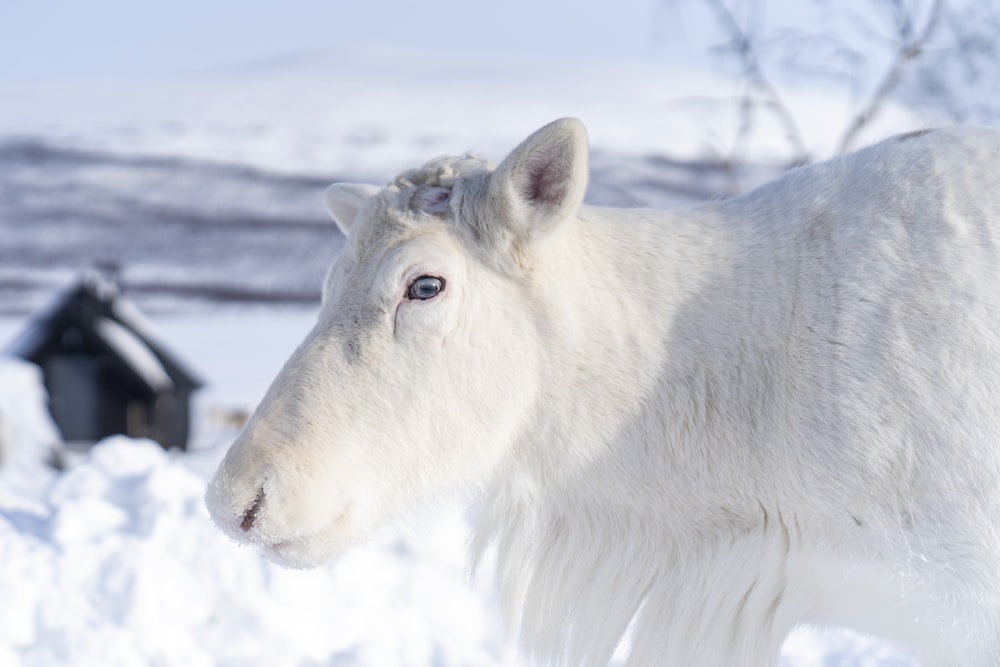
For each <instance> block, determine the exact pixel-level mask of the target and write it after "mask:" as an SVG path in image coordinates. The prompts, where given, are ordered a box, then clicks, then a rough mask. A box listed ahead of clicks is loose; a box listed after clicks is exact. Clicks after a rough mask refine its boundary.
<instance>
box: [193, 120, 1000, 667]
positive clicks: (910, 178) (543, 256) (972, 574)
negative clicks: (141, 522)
mask: <svg viewBox="0 0 1000 667" xmlns="http://www.w3.org/2000/svg"><path fill="white" fill-rule="evenodd" d="M585 185H586V138H585V133H584V130H583V127H582V125H580V123H579V122H577V121H574V120H562V121H557V122H555V123H553V124H550V125H548V126H546V127H544V128H542V129H541V130H539V131H538V132H536V133H535V134H534V135H532V136H531V137H529V138H528V139H527V140H526V141H525V142H524V143H523V144H522V145H521V146H519V147H518V148H517V149H515V150H514V152H513V153H512V154H511V155H510V156H509V157H508V158H507V159H506V160H504V162H503V163H501V164H500V166H499V167H497V168H496V169H495V170H493V168H492V167H491V166H490V165H488V164H487V163H484V162H482V161H478V160H476V159H474V158H471V157H468V156H466V157H464V158H451V159H442V160H438V161H435V162H432V163H429V164H428V165H427V166H426V167H425V168H424V169H421V170H414V171H412V172H408V173H406V174H404V175H403V176H401V177H400V178H399V179H398V180H397V181H396V182H395V183H393V184H392V185H390V186H389V187H387V188H385V189H383V190H382V191H381V192H379V193H378V194H377V195H375V196H373V197H370V198H368V194H370V191H367V190H358V189H357V188H353V187H348V186H334V187H333V188H332V189H331V190H330V191H329V192H328V194H327V199H328V202H329V205H330V209H331V212H332V214H333V215H334V217H335V218H337V219H338V222H339V224H341V226H342V227H343V228H344V229H345V230H349V231H350V237H349V240H348V244H347V246H346V247H345V250H344V252H343V254H342V256H340V257H339V258H338V259H337V260H336V262H335V263H334V265H333V267H332V269H331V271H330V275H329V278H328V279H327V282H326V285H325V294H324V303H323V308H322V310H321V313H320V316H319V321H318V323H317V325H316V328H315V329H314V330H313V332H312V333H311V334H310V335H309V336H308V337H307V339H306V340H305V342H304V343H303V344H302V346H301V347H300V348H299V349H298V351H296V352H295V354H294V355H293V356H292V358H291V359H290V360H289V362H288V364H287V365H286V367H285V369H284V370H283V371H282V372H281V374H280V375H279V377H278V378H277V379H276V380H275V383H274V385H273V386H272V388H271V390H270V391H269V393H268V395H267V397H266V398H265V400H264V401H263V403H262V404H261V406H260V408H259V409H258V411H257V413H256V414H255V416H254V417H253V419H252V420H251V422H250V423H249V425H248V426H247V429H246V431H245V432H244V434H243V435H242V436H241V437H240V439H239V442H237V443H236V444H235V445H234V446H233V448H232V449H231V450H230V452H229V453H228V455H227V457H226V459H225V461H224V462H223V463H222V465H221V467H220V470H219V472H218V473H217V476H216V478H215V479H214V480H213V482H212V483H211V485H210V487H209V489H208V495H207V500H208V505H209V508H210V510H211V512H212V515H213V517H214V518H215V520H216V521H217V522H218V523H219V525H220V526H221V527H222V529H223V530H225V531H227V532H228V533H229V534H231V535H233V536H234V537H236V538H237V539H239V540H242V541H248V542H251V543H255V544H258V545H260V546H261V547H262V548H263V549H264V550H265V552H267V553H269V554H270V555H271V556H272V557H274V558H276V559H278V560H280V561H282V562H285V563H288V564H291V565H296V566H309V565H313V564H316V563H319V562H321V561H323V560H325V559H327V558H329V557H330V556H332V555H334V554H336V553H337V552H338V551H340V550H341V549H342V548H343V547H344V546H345V545H348V544H350V543H353V542H355V541H357V540H359V539H363V538H364V537H365V536H366V535H367V534H369V533H370V531H371V530H372V528H373V527H374V526H376V525H378V524H380V523H382V522H383V521H385V520H387V519H388V518H390V517H393V516H397V515H399V514H400V513H402V512H404V511H405V510H406V509H407V508H408V507H409V506H410V505H412V504H413V503H414V502H417V501H420V500H421V499H423V498H427V497H431V496H435V495H439V494H441V493H444V492H447V491H449V490H453V489H456V488H462V487H465V488H468V487H473V488H479V489H481V490H482V493H483V498H484V510H483V516H482V520H481V524H480V525H479V527H478V533H477V537H476V540H475V544H474V553H482V552H483V551H484V550H486V549H487V548H490V546H491V545H495V546H496V550H497V562H498V565H497V570H498V572H497V574H498V582H499V586H500V589H501V592H502V596H503V600H504V603H505V606H506V609H507V610H508V613H509V615H510V618H511V621H512V623H514V624H516V625H517V626H518V627H520V632H521V638H522V642H523V645H524V647H525V649H526V650H527V651H528V652H529V653H532V654H534V655H535V656H537V657H538V658H540V659H542V660H544V661H548V662H551V663H555V664H567V665H578V664H603V663H605V662H607V660H608V659H609V657H610V655H611V654H612V652H613V651H614V650H615V647H616V645H617V644H618V643H619V641H620V639H621V637H622V636H623V634H624V633H625V631H626V628H628V627H629V626H630V625H631V626H632V630H631V633H632V649H631V655H630V664H633V665H642V666H646V665H666V666H680V667H723V666H726V667H730V666H737V665H739V666H742V665H747V666H752V667H762V666H764V665H774V664H776V661H777V654H778V651H779V648H780V646H781V643H782V640H783V639H784V637H785V636H786V634H787V633H788V632H789V631H790V630H791V629H792V628H793V627H794V626H796V625H798V624H802V623H819V624H827V623H829V624H837V625H843V626H847V627H852V628H855V629H857V630H861V631H866V632H872V633H875V634H879V635H883V636H885V637H887V638H890V639H894V640H896V641H899V642H902V643H905V644H908V645H910V646H912V647H914V648H915V649H916V650H917V651H919V652H920V653H921V655H922V656H923V659H924V664H925V665H928V666H936V667H943V666H945V665H954V666H957V665H961V666H963V667H987V666H989V665H997V664H1000V438H998V435H1000V409H998V406H997V399H998V388H1000V247H998V243H1000V226H998V224H1000V222H998V220H1000V134H998V133H997V132H994V131H991V130H986V129H975V128H965V129H950V130H937V131H933V132H929V133H926V134H921V135H910V136H905V137H897V138H894V139H890V140H888V141H886V142H883V143H881V144H879V145H877V146H875V147H872V148H869V149H867V150H864V151H861V152H859V153H857V154H854V155H851V156H848V157H845V158H842V159H838V160H835V161H833V162H829V163H826V164H822V165H818V166H815V167H811V168H807V169H801V170H797V171H794V172H792V173H790V174H788V175H787V176H785V177H784V178H782V179H781V180H779V181H777V182H776V183H773V184H771V185H768V186H766V187H764V188H761V189H760V190H758V191H756V192H753V193H751V194H749V195H746V196H744V197H740V198H738V199H733V200H728V201H723V202H716V203H711V204H707V205H705V206H702V207H700V208H698V209H695V210H693V211H690V212H687V213H682V214H677V213H667V212H662V211H651V210H614V209H602V208H593V207H586V206H581V200H582V197H583V192H584V189H585ZM359 193H361V195H363V197H360V196H359ZM420 276H433V277H440V278H443V279H444V280H445V289H444V290H443V291H442V292H441V293H440V294H439V295H438V296H437V297H436V298H434V299H431V300H427V301H418V300H409V299H407V298H406V294H407V289H408V286H409V284H410V283H411V282H412V281H413V280H414V279H416V278H418V277H420ZM241 524H242V527H241Z"/></svg>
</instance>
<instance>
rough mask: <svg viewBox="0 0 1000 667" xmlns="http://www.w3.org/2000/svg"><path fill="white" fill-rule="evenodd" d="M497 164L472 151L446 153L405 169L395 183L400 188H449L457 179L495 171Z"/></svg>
mask: <svg viewBox="0 0 1000 667" xmlns="http://www.w3.org/2000/svg"><path fill="white" fill-rule="evenodd" d="M494 168H495V165H494V164H493V163H492V162H490V161H488V160H484V159H482V158H480V157H476V156H475V155H473V154H471V153H466V154H465V155H445V156H442V157H439V158H435V159H433V160H431V161H429V162H428V163H427V164H425V165H424V166H422V167H420V168H419V169H410V170H409V171H404V172H403V173H402V174H400V175H399V176H397V177H396V180H395V181H394V182H393V185H394V186H395V187H397V188H399V189H400V190H409V189H411V188H421V187H428V188H449V187H451V186H453V185H454V184H455V183H456V182H457V181H459V180H461V179H462V178H465V177H467V176H470V175H473V174H485V173H489V172H491V171H493V169H494Z"/></svg>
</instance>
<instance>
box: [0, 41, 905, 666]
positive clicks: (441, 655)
mask: <svg viewBox="0 0 1000 667" xmlns="http://www.w3.org/2000/svg"><path fill="white" fill-rule="evenodd" d="M404 65H405V66H404ZM726 92H727V88H726V84H725V83H724V82H720V81H717V80H713V79H711V78H706V77H704V76H700V75H699V76H695V75H693V74H690V73H686V72H677V71H672V70H668V69H663V68H655V67H652V66H648V65H642V66H634V65H627V66H626V65H620V64H600V65H598V64H594V63H579V62H575V63H543V64H539V63H533V62H529V61H524V62H511V61H509V60H505V61H503V62H502V63H501V62H499V61H493V62H491V61H488V60H479V61H462V62H458V61H455V60H454V59H443V58H435V57H433V56H430V55H427V54H400V53H388V54H387V53H371V54H357V53H355V54H352V55H351V57H350V58H348V57H347V56H346V55H345V54H331V55H325V56H315V57H310V58H305V59H301V60H295V61H289V62H281V63H273V64H271V65H269V66H267V67H255V68H248V69H246V70H239V71H229V72H220V73H215V74H212V75H205V76H203V77H200V78H193V79H184V80H170V81H157V82H150V81H143V82H133V83H121V82H118V83H112V82H103V83H94V82H90V83H74V84H68V85H65V86H54V85H47V86H41V85H28V84H24V85H18V86H6V87H4V88H3V89H2V90H0V99H3V104H0V214H2V215H0V233H2V234H3V235H2V236H0V259H2V260H3V261H2V262H0V295H2V299H3V303H2V304H0V312H3V313H6V315H5V316H4V317H3V318H2V319H0V346H2V345H4V344H6V343H7V342H8V341H10V340H11V339H12V338H13V337H14V335H15V334H16V333H17V332H18V330H19V329H20V328H21V327H23V326H24V324H25V321H24V319H23V317H22V314H23V313H24V312H25V311H26V310H30V309H34V308H37V307H39V306H40V305H41V304H42V303H43V302H44V301H45V299H46V298H47V295H48V293H49V290H51V289H53V288H54V287H56V286H59V285H61V284H62V283H63V282H65V281H66V280H68V279H69V278H70V277H72V276H73V275H74V274H75V273H76V272H77V271H79V270H81V269H83V268H85V267H86V266H87V264H88V263H90V262H92V261H94V260H95V259H100V258H104V259H107V258H108V257H102V256H101V253H108V254H110V255H111V257H110V258H112V259H119V260H123V261H124V262H125V267H124V274H123V275H124V277H125V284H126V288H128V287H129V285H133V286H134V287H135V290H134V292H133V297H134V298H135V300H136V301H137V302H138V303H139V305H140V307H143V308H144V309H145V310H147V312H148V313H149V314H150V315H151V319H152V320H153V322H154V324H155V325H156V327H157V329H158V332H159V334H160V336H161V338H162V339H164V340H165V341H167V342H168V343H169V344H170V346H171V347H172V348H174V349H175V350H176V351H177V352H178V353H179V354H180V355H181V356H182V357H184V358H185V359H187V360H188V361H189V362H190V364H191V366H192V367H194V368H195V369H197V370H198V372H199V373H200V374H202V375H203V376H205V377H206V378H207V379H208V381H209V386H208V387H207V388H206V389H205V390H203V391H202V392H201V393H200V395H199V397H198V404H197V421H196V424H195V443H194V449H193V451H192V452H191V453H188V454H183V455H180V454H173V453H170V454H168V453H166V452H164V451H162V450H161V449H159V448H158V447H156V446H154V445H152V444H150V443H148V442H138V441H131V440H127V439H124V438H114V439H111V440H108V441H106V442H104V443H101V444H100V445H98V446H97V447H95V448H94V449H93V450H92V451H91V453H90V454H89V455H88V456H86V457H85V458H84V459H83V460H82V461H81V462H80V463H78V464H77V465H75V466H73V467H72V468H71V469H70V470H69V471H68V472H65V473H63V474H61V475H56V474H55V473H53V472H51V471H50V470H48V469H46V468H45V467H44V466H43V465H42V464H41V458H42V456H43V453H42V452H43V451H44V449H45V448H46V447H47V446H48V445H49V444H51V441H52V440H53V439H54V437H55V436H54V431H53V428H52V426H51V424H50V423H49V422H48V421H47V417H46V413H45V411H44V405H43V400H44V397H43V396H41V395H40V392H39V388H38V378H37V373H36V372H35V371H34V369H33V368H32V367H29V366H26V365H24V364H21V363H18V362H14V361H11V360H3V361H0V446H4V447H5V450H0V451H2V452H3V453H0V456H4V458H3V459H2V463H0V466H2V467H0V667H6V666H7V665H11V666H13V665H38V666H50V665H51V666H62V665H67V666H69V665H73V666H77V665H205V666H209V665H233V666H235V665H240V666H244V665H260V666H274V665H289V666H291V665H336V666H343V667H348V666H354V665H358V666H379V665H385V666H398V665H413V666H421V667H429V666H435V667H451V666H459V665H476V666H478V665H485V666H489V665H518V664H521V663H520V662H519V660H518V658H517V656H516V653H515V652H514V651H513V650H512V648H511V646H510V644H509V643H508V642H507V640H506V639H505V637H504V633H503V628H502V627H501V625H500V622H499V618H498V614H497V613H496V605H495V602H494V600H493V598H492V595H491V592H490V590H491V589H490V582H489V581H488V580H477V581H472V582H470V581H468V580H467V576H466V574H465V564H464V543H465V539H466V534H467V527H468V523H469V521H471V520H473V519H474V509H473V510H470V509H466V508H465V507H464V503H462V502H460V500H461V499H459V501H458V502H451V501H448V502H444V503H443V504H442V505H441V506H438V507H432V508H427V509H424V510H419V511H415V513H414V515H413V516H412V517H410V518H409V519H407V520H406V521H404V522H402V523H400V525H397V526H393V527H390V528H388V529H386V530H385V531H384V533H383V534H381V535H380V536H378V537H377V538H376V539H375V540H373V542H372V544H370V545H368V546H366V547H362V548H359V549H357V550H355V551H353V552H351V553H350V554H348V555H346V556H345V557H344V558H342V559H341V560H339V561H337V562H335V563H331V564H329V565H327V566H325V567H322V568H320V569H318V570H314V571H306V572H298V571H289V570H283V569H281V568H279V567H276V566H274V565H272V564H269V563H267V562H266V561H264V560H262V559H261V558H260V556H259V555H258V554H257V553H255V552H254V551H252V550H249V549H246V548H240V547H237V546H236V545H234V544H232V543H231V542H229V541H228V539H227V538H225V537H224V536H222V535H221V533H219V532H218V531H217V530H215V529H214V528H213V527H212V525H211V524H210V522H209V520H208V517H207V513H206V511H205V509H204V507H203V503H202V493H203V490H204V485H205V481H206V479H207V476H208V475H209V474H210V473H211V471H212V469H213V467H214V465H215V463H216V462H217V461H218V460H219V458H220V457H221V455H222V453H223V452H224V450H225V447H226V446H227V445H228V443H229V442H230V441H231V439H232V437H233V436H234V435H235V430H234V427H233V426H232V425H231V423H230V421H228V420H227V419H226V416H227V415H229V414H232V413H235V412H239V411H241V410H243V411H245V410H249V409H251V408H252V407H253V405H254V404H255V402H256V401H257V400H258V399H259V398H260V396H261V395H262V394H263V391H264V389H265V388H266V386H267V383H268V381H269V380H270V378H271V377H272V376H273V374H274V373H275V372H276V371H277V370H278V368H279V367H280V365H281V363H282V361H283V360H284V358H285V357H286V356H287V354H288V353H289V352H290V351H291V350H292V349H293V347H294V346H295V344H296V343H297V341H298V340H299V338H300V337H301V336H302V335H303V334H304V333H305V332H306V331H307V330H308V328H309V327H310V326H311V321H312V317H313V315H314V310H313V306H312V305H310V304H311V302H312V301H313V300H314V299H315V297H316V294H317V293H318V291H317V288H318V285H319V280H320V277H321V275H322V270H323V267H324V266H325V264H326V263H327V262H328V260H329V258H330V256H331V255H332V254H333V253H335V252H336V250H337V248H339V243H340V239H339V238H338V237H337V235H336V232H335V231H334V230H333V227H332V226H330V225H328V224H326V223H324V221H323V213H322V209H321V208H320V207H319V193H320V192H321V189H322V185H323V183H325V182H326V181H327V180H332V179H334V178H351V179H368V180H376V181H384V180H386V179H388V178H390V177H391V176H392V175H393V174H394V173H396V172H397V171H400V170H402V169H404V168H406V167H410V166H414V165H416V164H418V163H420V162H422V161H423V160H424V159H426V158H429V157H432V156H434V155H437V154H440V153H455V152H461V151H464V150H466V149H474V150H476V151H477V152H480V153H482V154H485V155H488V156H490V157H493V158H495V159H499V158H500V157H502V155H503V154H504V152H505V151H506V150H507V149H508V148H510V147H511V146H512V145H513V144H514V143H515V142H516V141H517V140H519V139H520V138H521V137H523V136H524V135H526V134H527V133H528V132H530V131H531V130H533V129H534V128H535V127H537V126H540V125H541V124H543V123H544V122H546V121H548V120H551V119H552V118H555V117H558V116H561V115H575V116H578V117H581V118H582V119H583V120H584V121H585V122H586V123H587V125H588V128H589V130H590V132H591V137H592V142H593V147H594V162H595V165H594V166H595V174H594V187H593V189H592V191H591V193H590V199H591V201H600V202H606V203H618V204H637V203H652V204H657V205H677V204H682V203H684V202H687V201H692V200H696V199H698V198H704V197H706V196H715V195H721V194H724V193H725V191H726V187H727V184H726V179H725V175H724V174H720V173H718V172H717V171H712V170H711V169H710V168H708V167H706V166H705V165H704V164H701V163H699V162H698V161H699V160H700V159H701V158H703V157H705V156H706V155H711V154H712V153H713V152H715V153H721V152H724V150H725V145H724V144H725V137H726V136H729V135H727V134H726V131H725V129H724V128H725V127H726V125H725V123H726V122H731V121H732V119H728V121H727V118H726V114H725V113H724V112H722V111H719V110H717V109H715V107H714V106H712V105H709V104H708V103H707V102H705V99H706V98H707V97H713V96H719V95H723V94H725V93H726ZM794 103H795V104H796V105H799V106H800V107H801V108H803V109H813V110H814V113H810V114H806V117H807V118H808V119H809V123H808V124H807V127H806V128H805V129H806V134H807V136H808V137H809V138H810V141H811V142H812V144H811V145H812V146H813V147H814V149H815V150H816V151H817V152H822V151H823V150H825V149H826V147H827V144H828V142H829V141H832V135H833V134H834V130H831V129H830V128H831V127H832V126H833V124H834V122H835V120H836V119H838V118H841V117H842V115H841V114H839V112H838V110H837V109H836V108H834V107H835V105H834V104H832V103H830V102H829V100H825V99H823V98H822V97H819V96H816V95H806V94H803V95H802V96H801V97H800V98H796V99H795V100H794ZM916 122H917V121H916V120H914V119H913V118H911V117H909V116H908V115H907V114H905V113H904V112H902V111H898V110H897V111H895V112H893V113H890V114H888V115H887V116H886V117H885V118H884V119H883V125H882V127H881V128H880V129H878V130H876V133H878V132H882V133H888V132H894V131H902V130H905V129H910V128H911V127H913V125H914V124H915V123H916ZM779 155H780V138H777V136H776V134H775V133H771V134H768V133H767V132H765V133H763V134H762V135H761V137H760V141H759V142H758V144H757V145H756V146H755V147H754V156H755V157H756V158H757V159H759V160H760V161H761V162H766V161H767V160H768V159H770V158H774V157H776V156H779ZM667 156H670V157H669V158H668V157H667ZM678 159H680V160H682V162H677V161H676V160H678ZM699 165H700V166H699ZM757 177H759V175H758V176H757ZM220 300H221V301H222V303H220ZM275 301H284V302H285V303H283V304H281V305H274V302H275ZM237 302H239V303H237ZM288 302H292V305H290V304H289V303H288ZM240 304H242V305H240ZM267 304H271V305H267ZM294 304H298V305H294ZM913 664H914V663H913V661H912V660H911V659H910V658H909V657H908V656H907V655H906V653H905V652H903V651H901V650H899V649H897V648H894V647H890V646H888V645H886V644H884V643H880V642H878V641H875V640H871V639H868V638H864V637H859V636H856V635H853V634H850V633H846V632H842V631H832V632H827V631H820V630H815V629H803V630H800V631H798V632H796V633H795V634H794V635H792V636H791V637H790V638H789V640H788V641H787V643H786V645H785V647H784V651H783V654H782V665H783V666H784V667H820V666H823V667H830V666H833V665H837V666H844V667H856V666H870V667H874V666H876V665H879V666H894V667H903V666H911V665H913Z"/></svg>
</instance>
